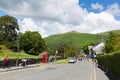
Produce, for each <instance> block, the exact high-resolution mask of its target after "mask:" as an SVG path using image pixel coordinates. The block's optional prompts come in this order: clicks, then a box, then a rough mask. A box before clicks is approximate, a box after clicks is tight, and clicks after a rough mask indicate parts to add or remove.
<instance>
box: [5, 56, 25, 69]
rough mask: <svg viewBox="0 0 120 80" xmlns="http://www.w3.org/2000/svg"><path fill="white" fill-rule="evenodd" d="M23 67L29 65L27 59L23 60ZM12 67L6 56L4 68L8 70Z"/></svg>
mask: <svg viewBox="0 0 120 80" xmlns="http://www.w3.org/2000/svg"><path fill="white" fill-rule="evenodd" d="M20 64H21V66H23V67H25V66H26V64H27V59H25V58H23V59H22V60H21V63H20ZM9 67H10V62H9V57H8V56H7V55H5V57H4V58H3V68H4V69H5V68H8V69H9Z"/></svg>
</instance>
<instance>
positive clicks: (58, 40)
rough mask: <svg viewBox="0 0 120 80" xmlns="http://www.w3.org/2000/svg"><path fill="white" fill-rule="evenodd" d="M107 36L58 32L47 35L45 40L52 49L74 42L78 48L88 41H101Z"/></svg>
mask: <svg viewBox="0 0 120 80" xmlns="http://www.w3.org/2000/svg"><path fill="white" fill-rule="evenodd" d="M106 36H107V35H100V34H87V33H78V32H68V33H64V34H57V35H52V36H49V37H46V38H44V41H45V43H46V45H47V47H48V48H49V49H50V50H52V51H54V50H56V49H57V48H58V47H59V46H60V45H61V44H66V43H73V44H75V45H76V46H77V47H78V48H81V47H83V45H84V44H85V43H86V42H88V41H92V42H95V43H99V42H100V41H101V40H102V38H104V39H106V38H107V37H106Z"/></svg>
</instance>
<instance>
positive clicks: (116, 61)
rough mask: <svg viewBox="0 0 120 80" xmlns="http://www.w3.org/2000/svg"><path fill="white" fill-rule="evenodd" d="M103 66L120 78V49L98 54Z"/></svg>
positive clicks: (100, 64)
mask: <svg viewBox="0 0 120 80" xmlns="http://www.w3.org/2000/svg"><path fill="white" fill-rule="evenodd" d="M97 59H98V64H99V66H100V67H101V68H103V69H104V70H106V71H107V72H109V73H110V74H112V75H113V76H114V77H116V78H117V79H118V80H120V51H119V52H114V53H109V54H105V55H99V56H97Z"/></svg>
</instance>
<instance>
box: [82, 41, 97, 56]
mask: <svg viewBox="0 0 120 80" xmlns="http://www.w3.org/2000/svg"><path fill="white" fill-rule="evenodd" d="M91 45H95V43H94V42H93V41H88V42H85V43H84V45H83V47H82V50H83V51H84V52H85V53H86V54H89V50H88V46H91Z"/></svg>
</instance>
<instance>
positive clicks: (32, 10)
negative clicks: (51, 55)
mask: <svg viewBox="0 0 120 80" xmlns="http://www.w3.org/2000/svg"><path fill="white" fill-rule="evenodd" d="M6 14H7V15H11V16H13V17H15V18H16V19H17V20H18V23H19V26H20V32H25V31H28V30H30V31H38V32H39V33H40V34H41V35H42V36H43V37H47V36H49V35H54V34H61V33H65V32H69V31H77V32H81V33H92V34H96V33H101V32H105V31H111V30H120V0H40V1H38V0H30V1H29V0H0V16H3V15H6Z"/></svg>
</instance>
